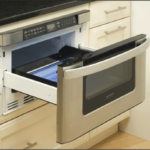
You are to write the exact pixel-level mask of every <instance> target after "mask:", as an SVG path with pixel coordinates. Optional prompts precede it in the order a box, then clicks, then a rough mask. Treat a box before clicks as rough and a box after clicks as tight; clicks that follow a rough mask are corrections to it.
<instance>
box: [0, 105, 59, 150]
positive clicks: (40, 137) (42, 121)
mask: <svg viewBox="0 0 150 150" xmlns="http://www.w3.org/2000/svg"><path fill="white" fill-rule="evenodd" d="M27 142H29V143H31V144H35V146H34V145H33V147H32V148H34V149H52V148H54V147H56V146H57V145H59V144H58V143H56V106H54V105H52V104H46V105H44V106H42V107H40V108H38V109H36V110H34V111H31V112H29V113H27V114H24V115H22V116H20V117H18V118H15V119H13V120H11V121H9V122H7V123H4V124H2V125H0V148H1V149H23V148H26V147H28V145H27ZM36 144H37V145H36Z"/></svg>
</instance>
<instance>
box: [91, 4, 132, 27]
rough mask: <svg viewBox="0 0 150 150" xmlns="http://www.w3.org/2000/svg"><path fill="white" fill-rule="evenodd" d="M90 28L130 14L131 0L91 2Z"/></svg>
mask: <svg viewBox="0 0 150 150" xmlns="http://www.w3.org/2000/svg"><path fill="white" fill-rule="evenodd" d="M90 10H91V21H90V28H93V27H96V26H99V25H103V24H107V23H110V22H112V21H116V20H119V19H122V18H125V17H129V16H130V1H96V2H92V3H90Z"/></svg>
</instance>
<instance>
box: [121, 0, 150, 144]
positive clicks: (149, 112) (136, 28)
mask: <svg viewBox="0 0 150 150" xmlns="http://www.w3.org/2000/svg"><path fill="white" fill-rule="evenodd" d="M131 16H132V18H131V29H132V30H131V36H134V35H137V34H141V33H144V34H147V37H149V38H150V1H132V2H131ZM120 130H122V131H124V132H127V133H129V134H132V135H135V136H138V137H141V138H144V139H146V140H149V141H150V48H149V49H148V51H147V66H146V100H145V101H144V102H143V103H142V104H140V105H139V106H137V107H135V108H134V109H133V110H131V117H130V119H127V120H126V121H124V122H123V123H121V124H120Z"/></svg>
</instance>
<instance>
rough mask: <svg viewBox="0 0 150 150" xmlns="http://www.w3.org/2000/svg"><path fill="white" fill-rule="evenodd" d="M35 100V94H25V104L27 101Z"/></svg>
mask: <svg viewBox="0 0 150 150" xmlns="http://www.w3.org/2000/svg"><path fill="white" fill-rule="evenodd" d="M34 100H35V99H34V97H33V96H30V95H28V96H25V97H24V104H27V103H29V102H31V101H34Z"/></svg>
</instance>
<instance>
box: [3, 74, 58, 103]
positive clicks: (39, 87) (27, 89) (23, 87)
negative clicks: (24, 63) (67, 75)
mask: <svg viewBox="0 0 150 150" xmlns="http://www.w3.org/2000/svg"><path fill="white" fill-rule="evenodd" d="M4 79H5V80H4V86H6V87H8V88H11V89H14V90H17V91H19V92H22V93H25V94H28V95H32V96H35V97H37V98H39V99H42V100H44V101H47V102H50V103H53V104H57V88H56V87H52V86H49V85H46V84H44V83H40V82H37V81H34V80H31V79H28V78H25V77H22V76H19V75H16V74H13V73H10V72H7V71H5V72H4Z"/></svg>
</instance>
